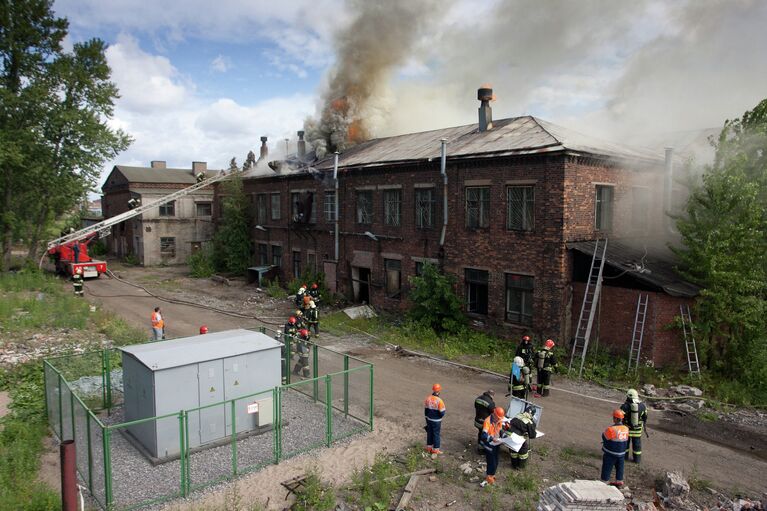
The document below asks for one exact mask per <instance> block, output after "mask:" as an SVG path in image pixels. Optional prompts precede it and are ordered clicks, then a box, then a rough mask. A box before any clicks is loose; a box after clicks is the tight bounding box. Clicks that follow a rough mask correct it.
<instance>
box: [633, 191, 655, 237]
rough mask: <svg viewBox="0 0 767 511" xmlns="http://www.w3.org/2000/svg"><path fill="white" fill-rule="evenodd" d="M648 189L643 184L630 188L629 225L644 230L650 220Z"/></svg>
mask: <svg viewBox="0 0 767 511" xmlns="http://www.w3.org/2000/svg"><path fill="white" fill-rule="evenodd" d="M650 201H651V196H650V189H649V188H645V187H644V186H634V187H632V188H631V227H633V228H634V229H638V230H642V231H646V230H647V228H648V224H649V222H650Z"/></svg>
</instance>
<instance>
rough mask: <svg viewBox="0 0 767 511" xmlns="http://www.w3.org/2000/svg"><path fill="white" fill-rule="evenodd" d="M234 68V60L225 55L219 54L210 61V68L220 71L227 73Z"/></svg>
mask: <svg viewBox="0 0 767 511" xmlns="http://www.w3.org/2000/svg"><path fill="white" fill-rule="evenodd" d="M231 68H232V60H231V59H230V58H229V57H224V56H223V55H219V56H217V57H216V58H215V59H213V60H212V61H211V63H210V69H211V70H213V71H216V72H218V73H226V72H227V71H229V70H230V69H231Z"/></svg>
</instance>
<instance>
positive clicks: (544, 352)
mask: <svg viewBox="0 0 767 511" xmlns="http://www.w3.org/2000/svg"><path fill="white" fill-rule="evenodd" d="M553 347H554V341H552V340H551V339H546V342H545V343H544V344H543V348H541V349H540V350H538V353H536V354H535V367H536V369H537V370H538V388H537V390H538V394H539V395H540V397H546V396H548V395H549V391H550V389H551V373H552V372H553V371H554V367H555V366H556V365H557V359H556V357H554V352H553V351H551V349H552V348H553ZM536 397H538V396H536Z"/></svg>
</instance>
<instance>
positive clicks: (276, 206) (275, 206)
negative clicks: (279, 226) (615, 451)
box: [270, 193, 282, 220]
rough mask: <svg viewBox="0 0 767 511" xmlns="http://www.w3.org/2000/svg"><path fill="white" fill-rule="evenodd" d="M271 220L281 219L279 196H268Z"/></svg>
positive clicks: (274, 194) (275, 194)
mask: <svg viewBox="0 0 767 511" xmlns="http://www.w3.org/2000/svg"><path fill="white" fill-rule="evenodd" d="M270 200H271V210H272V220H279V219H280V218H281V217H282V205H281V204H280V194H279V193H273V194H271V195H270Z"/></svg>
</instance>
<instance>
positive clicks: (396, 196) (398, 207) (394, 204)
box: [383, 188, 402, 271]
mask: <svg viewBox="0 0 767 511" xmlns="http://www.w3.org/2000/svg"><path fill="white" fill-rule="evenodd" d="M392 208H393V209H392ZM383 217H384V225H387V226H389V227H400V226H401V225H402V189H400V188H392V189H389V190H384V191H383ZM400 271H402V270H401V268H400Z"/></svg>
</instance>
